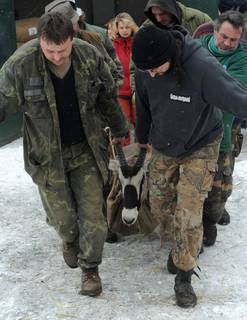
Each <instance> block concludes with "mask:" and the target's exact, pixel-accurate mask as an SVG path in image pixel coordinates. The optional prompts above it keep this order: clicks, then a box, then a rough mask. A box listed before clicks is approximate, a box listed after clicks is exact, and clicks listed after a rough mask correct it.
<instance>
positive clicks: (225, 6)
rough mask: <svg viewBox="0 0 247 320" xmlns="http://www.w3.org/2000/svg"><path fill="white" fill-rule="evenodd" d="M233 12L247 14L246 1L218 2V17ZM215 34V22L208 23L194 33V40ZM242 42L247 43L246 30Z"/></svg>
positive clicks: (227, 0) (230, 0) (225, 0)
mask: <svg viewBox="0 0 247 320" xmlns="http://www.w3.org/2000/svg"><path fill="white" fill-rule="evenodd" d="M229 10H233V11H239V12H241V13H242V14H244V13H246V14H247V2H246V1H245V0H219V1H218V15H221V14H222V13H224V12H226V11H229ZM213 32H214V23H213V21H209V22H206V23H204V24H202V25H200V26H199V27H198V28H197V29H196V30H195V31H194V33H193V38H194V39H197V38H201V37H202V36H204V35H207V34H212V33H213ZM241 40H243V41H245V42H246V41H247V38H246V30H245V28H244V30H243V32H242V37H241Z"/></svg>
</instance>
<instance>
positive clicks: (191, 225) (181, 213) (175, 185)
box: [149, 136, 222, 271]
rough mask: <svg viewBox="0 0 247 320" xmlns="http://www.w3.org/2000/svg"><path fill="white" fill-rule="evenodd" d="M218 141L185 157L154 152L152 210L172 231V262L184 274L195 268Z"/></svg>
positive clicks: (151, 177)
mask: <svg viewBox="0 0 247 320" xmlns="http://www.w3.org/2000/svg"><path fill="white" fill-rule="evenodd" d="M221 138H222V136H220V138H217V139H216V140H215V141H214V142H213V143H210V144H208V145H206V146H205V147H203V148H201V149H200V150H198V151H196V152H194V153H192V154H190V155H188V156H185V157H175V158H174V157H168V156H165V155H164V154H162V153H160V152H159V151H157V150H153V155H152V159H151V162H150V166H149V175H150V186H149V192H150V194H149V196H150V202H151V210H152V213H153V215H154V216H155V217H156V218H157V219H158V220H159V221H160V223H161V224H162V225H163V227H164V228H166V229H170V230H168V231H172V235H173V237H172V240H173V250H172V256H173V261H174V263H175V265H176V266H177V267H178V268H179V269H181V270H184V271H188V270H191V269H193V268H195V267H196V265H197V258H198V254H199V251H200V248H201V244H202V236H203V226H202V209H203V203H204V200H205V199H206V197H207V195H208V192H209V191H210V190H211V187H212V183H213V177H214V174H215V169H216V163H217V158H218V153H219V143H220V140H221Z"/></svg>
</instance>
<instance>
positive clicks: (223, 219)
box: [218, 209, 231, 226]
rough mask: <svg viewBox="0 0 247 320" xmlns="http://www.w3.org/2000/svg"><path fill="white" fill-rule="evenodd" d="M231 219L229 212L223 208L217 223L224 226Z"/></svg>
mask: <svg viewBox="0 0 247 320" xmlns="http://www.w3.org/2000/svg"><path fill="white" fill-rule="evenodd" d="M230 221H231V218H230V215H229V213H228V212H227V211H226V209H224V212H223V214H222V217H221V218H220V220H219V221H218V224H220V225H222V226H226V225H227V224H229V223H230Z"/></svg>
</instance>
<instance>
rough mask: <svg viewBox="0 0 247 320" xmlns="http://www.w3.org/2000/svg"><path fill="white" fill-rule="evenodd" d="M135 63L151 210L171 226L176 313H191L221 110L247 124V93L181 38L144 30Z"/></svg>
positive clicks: (134, 46)
mask: <svg viewBox="0 0 247 320" xmlns="http://www.w3.org/2000/svg"><path fill="white" fill-rule="evenodd" d="M132 59H133V62H134V63H135V66H136V120H137V121H136V137H137V141H138V142H139V144H140V147H146V148H148V147H149V144H151V145H152V158H151V161H150V164H149V199H150V205H151V210H152V213H153V215H154V216H155V217H156V218H157V219H158V221H160V220H161V221H163V219H164V217H169V218H170V220H172V222H173V224H172V226H173V242H174V243H173V248H172V251H171V253H170V255H169V258H168V263H167V268H168V271H169V272H171V271H172V272H173V270H174V269H176V270H175V272H174V273H176V277H175V286H174V290H175V295H176V302H177V305H178V306H180V307H184V308H186V307H193V306H195V305H196V303H197V297H196V294H195V292H194V289H193V287H192V285H191V277H192V275H193V273H195V271H194V269H195V268H196V267H197V263H198V261H197V259H198V255H199V252H200V250H201V245H202V238H203V226H202V209H203V203H204V200H205V199H206V198H207V195H208V192H209V191H210V190H211V187H212V183H213V179H214V174H215V170H216V165H217V159H218V154H219V145H220V141H221V139H222V132H223V123H222V112H221V110H223V111H228V112H230V113H232V114H235V115H236V116H238V117H239V118H243V119H246V118H247V108H246V101H247V91H246V89H245V88H244V87H242V86H241V85H240V84H239V82H238V81H236V80H235V79H233V78H232V77H231V76H230V75H229V74H228V73H227V72H226V71H225V69H224V68H223V66H222V65H221V64H220V63H218V62H217V60H216V59H215V58H214V57H213V56H212V55H211V54H210V53H208V52H207V51H206V50H205V49H204V48H202V46H201V45H200V44H199V43H197V41H195V40H193V39H192V38H191V37H188V36H184V35H183V33H180V32H179V31H171V30H170V31H168V30H162V29H160V28H157V27H155V26H154V25H150V26H147V27H142V28H140V30H139V31H138V32H137V33H136V35H135V37H134V40H133V44H132ZM212 88H217V90H213V89H212ZM215 106H217V107H218V108H217V107H215ZM219 108H221V110H220V109H219ZM169 260H170V261H169ZM171 262H172V263H173V265H174V268H173V270H170V266H171Z"/></svg>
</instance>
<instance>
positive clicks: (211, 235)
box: [203, 219, 217, 247]
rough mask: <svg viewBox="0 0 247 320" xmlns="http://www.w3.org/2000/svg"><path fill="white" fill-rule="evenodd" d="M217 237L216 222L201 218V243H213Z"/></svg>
mask: <svg viewBox="0 0 247 320" xmlns="http://www.w3.org/2000/svg"><path fill="white" fill-rule="evenodd" d="M216 238H217V227H216V224H215V223H213V222H211V221H209V220H207V219H203V244H204V245H205V246H207V247H209V246H212V245H214V244H215V241H216Z"/></svg>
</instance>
